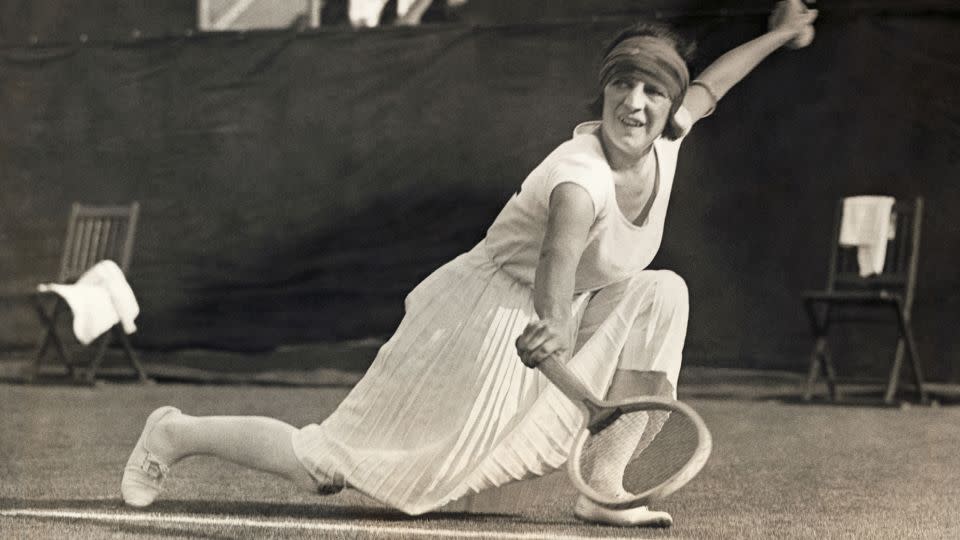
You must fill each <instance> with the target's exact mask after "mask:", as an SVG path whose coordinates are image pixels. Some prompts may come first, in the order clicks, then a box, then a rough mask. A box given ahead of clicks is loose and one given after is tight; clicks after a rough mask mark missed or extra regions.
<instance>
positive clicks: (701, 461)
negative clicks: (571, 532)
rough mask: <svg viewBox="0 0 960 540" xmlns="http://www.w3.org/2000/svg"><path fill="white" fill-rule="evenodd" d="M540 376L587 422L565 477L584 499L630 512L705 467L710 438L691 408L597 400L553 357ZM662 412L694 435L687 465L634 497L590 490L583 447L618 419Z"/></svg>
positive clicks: (645, 400) (671, 402)
mask: <svg viewBox="0 0 960 540" xmlns="http://www.w3.org/2000/svg"><path fill="white" fill-rule="evenodd" d="M537 367H538V368H539V369H540V371H541V372H543V374H544V375H545V376H546V377H547V379H549V380H550V382H552V383H553V384H554V385H556V386H557V388H558V389H560V391H561V392H563V393H564V395H566V396H567V397H568V398H570V400H571V401H573V402H574V403H575V404H577V406H578V407H579V408H580V409H581V411H582V412H583V414H584V418H585V419H586V424H585V429H584V430H583V431H581V433H580V435H578V436H577V438H576V439H575V440H574V442H573V445H572V446H571V448H570V455H569V457H568V458H567V473H568V474H569V476H570V480H571V481H572V482H573V485H574V486H575V487H576V488H577V490H579V491H580V493H583V494H584V495H585V496H586V497H587V498H589V499H590V500H592V501H594V502H595V503H597V504H601V505H603V506H606V507H608V508H612V509H617V510H619V509H624V508H633V507H637V506H643V505H645V504H647V503H648V502H650V501H653V500H656V499H661V498H663V497H666V496H667V495H670V494H671V493H673V492H675V491H677V490H678V489H680V488H681V487H683V486H684V485H686V484H687V482H689V481H690V480H692V479H693V477H694V476H696V475H697V473H699V472H700V470H701V469H703V466H704V465H706V463H707V459H708V458H709V457H710V452H711V451H712V449H713V437H711V435H710V430H709V429H707V424H706V423H705V422H704V421H703V418H701V417H700V415H699V414H697V412H696V411H695V410H693V408H692V407H690V406H689V405H687V404H686V403H683V402H682V401H678V400H675V399H671V398H662V397H655V396H647V397H642V398H638V399H626V400H620V401H604V400H600V399H597V398H596V397H595V396H594V395H593V394H592V393H591V392H590V390H588V389H587V387H586V386H584V384H583V382H582V381H580V379H578V378H577V376H576V375H574V374H573V373H572V372H571V371H570V370H569V369H567V367H566V366H565V365H563V364H562V363H560V361H558V360H557V359H556V357H554V356H551V357H550V358H547V359H546V360H544V361H543V362H541V363H540V364H539V365H538V366H537ZM651 409H656V410H664V409H667V410H669V411H671V412H674V413H677V414H682V415H684V416H685V417H687V418H688V419H689V420H690V421H691V422H692V423H693V426H694V428H695V429H696V432H697V446H696V448H695V449H694V451H693V453H692V454H691V456H690V458H689V459H688V460H687V462H686V463H685V464H684V465H683V466H682V467H681V468H680V469H679V470H678V471H677V472H675V473H674V474H673V475H671V476H670V478H667V479H666V480H664V481H663V482H661V483H660V484H658V485H656V486H654V487H652V488H650V489H648V490H646V491H644V492H642V493H637V494H634V495H633V496H632V497H627V498H623V497H615V496H610V495H604V494H603V493H600V492H598V491H596V490H595V489H593V488H591V487H590V486H589V485H588V484H587V482H586V480H585V479H584V478H583V474H582V472H581V470H580V456H581V454H582V453H583V447H584V445H585V444H586V442H587V438H588V437H589V436H590V435H591V434H593V433H595V432H596V431H599V430H600V429H602V428H603V427H605V426H607V425H609V424H610V423H611V422H612V421H613V420H615V419H616V418H617V417H618V416H620V415H622V414H624V413H630V412H636V411H645V410H651Z"/></svg>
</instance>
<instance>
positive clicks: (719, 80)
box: [697, 28, 797, 99]
mask: <svg viewBox="0 0 960 540" xmlns="http://www.w3.org/2000/svg"><path fill="white" fill-rule="evenodd" d="M796 35H797V31H796V30H795V29H789V28H779V29H775V30H772V31H770V32H767V33H766V34H763V35H762V36H759V37H757V38H755V39H752V40H750V41H748V42H746V43H744V44H743V45H740V46H739V47H736V48H735V49H732V50H730V51H728V52H727V53H725V54H724V55H723V56H721V57H720V58H718V59H717V60H716V61H714V62H713V63H712V64H710V65H709V66H708V67H707V69H705V70H704V71H703V73H701V74H700V75H699V76H698V77H697V80H699V81H702V82H703V83H704V84H706V85H707V86H708V87H709V88H710V90H712V91H713V93H714V94H715V95H716V98H717V99H720V98H721V97H723V96H724V94H726V93H727V92H728V91H729V90H730V89H731V88H733V86H734V85H736V84H737V83H738V82H740V81H741V80H743V78H744V77H746V76H747V74H749V73H750V72H751V71H753V69H754V68H756V67H757V65H758V64H760V62H762V61H763V59H764V58H766V57H767V56H770V54H771V53H773V52H774V51H776V50H777V49H779V48H780V47H783V46H784V45H786V44H787V43H789V42H790V41H791V40H793V39H794V38H795V37H796Z"/></svg>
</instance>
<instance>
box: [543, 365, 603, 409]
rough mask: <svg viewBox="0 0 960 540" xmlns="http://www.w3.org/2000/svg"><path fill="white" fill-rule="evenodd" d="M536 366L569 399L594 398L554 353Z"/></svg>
mask: <svg viewBox="0 0 960 540" xmlns="http://www.w3.org/2000/svg"><path fill="white" fill-rule="evenodd" d="M537 368H538V369H539V370H540V371H542V372H543V374H544V375H545V376H546V377H547V379H549V380H550V382H552V383H553V384H554V385H556V387H557V388H559V389H560V391H561V392H563V393H564V394H565V395H566V396H567V397H568V398H570V399H571V400H573V401H585V402H592V401H594V400H595V399H596V398H595V397H594V396H593V394H592V393H591V392H590V390H589V389H588V388H587V387H586V386H585V385H584V384H583V381H581V380H580V379H578V378H577V376H576V375H574V374H573V372H571V371H570V370H569V369H568V368H567V366H565V365H563V364H561V363H560V360H558V359H557V356H556V355H553V356H550V357H549V358H547V359H546V360H544V361H543V362H540V364H539V365H538V366H537Z"/></svg>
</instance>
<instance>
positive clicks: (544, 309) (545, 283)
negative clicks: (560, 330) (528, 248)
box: [533, 246, 579, 321]
mask: <svg viewBox="0 0 960 540" xmlns="http://www.w3.org/2000/svg"><path fill="white" fill-rule="evenodd" d="M573 251H574V250H573V249H571V248H564V247H562V246H544V248H543V249H542V250H541V253H540V262H539V263H538V264H537V273H536V277H535V279H534V283H533V307H534V309H535V310H536V312H537V315H538V316H539V317H540V318H541V319H553V320H557V321H566V320H568V319H569V318H570V314H571V313H570V312H571V309H570V306H571V303H572V302H573V290H574V277H575V275H576V265H575V264H574V263H575V261H576V260H577V259H578V258H579V257H578V255H579V254H578V253H574V252H573Z"/></svg>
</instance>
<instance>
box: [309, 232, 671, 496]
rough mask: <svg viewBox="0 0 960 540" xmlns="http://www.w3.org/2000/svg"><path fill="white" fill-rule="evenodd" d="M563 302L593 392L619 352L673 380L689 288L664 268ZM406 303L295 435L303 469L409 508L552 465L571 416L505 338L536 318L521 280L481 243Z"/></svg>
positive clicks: (599, 390)
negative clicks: (571, 313)
mask: <svg viewBox="0 0 960 540" xmlns="http://www.w3.org/2000/svg"><path fill="white" fill-rule="evenodd" d="M664 299H666V300H664ZM573 307H574V310H575V316H576V318H577V321H578V327H579V329H580V330H579V334H578V339H577V343H578V345H577V352H576V353H575V354H574V356H573V358H572V359H571V360H570V362H569V364H568V366H570V368H571V369H572V370H573V371H574V372H575V373H576V374H577V375H579V376H580V377H581V379H583V380H584V382H585V383H586V384H587V386H588V387H590V389H591V390H592V391H593V392H594V393H595V394H597V395H601V396H602V395H604V394H605V393H606V388H607V387H608V386H609V384H610V380H611V379H612V377H613V373H614V371H615V370H616V369H617V366H618V363H619V364H621V367H628V368H629V369H639V370H655V371H663V372H665V373H666V375H667V378H668V380H670V382H671V383H672V384H673V385H674V388H676V382H677V376H678V374H679V370H680V355H681V351H682V347H683V340H684V337H685V333H686V325H687V296H686V288H685V287H684V286H683V282H682V280H679V278H678V277H676V275H675V274H673V273H671V272H662V271H643V272H639V273H638V275H637V276H635V277H634V278H631V279H630V280H626V281H625V282H623V283H618V284H617V285H615V286H611V287H608V288H606V289H603V290H601V291H599V292H591V293H583V294H580V295H578V296H577V297H576V299H575V301H574V306H573ZM405 308H406V315H405V316H404V318H403V320H402V321H401V323H400V326H399V328H398V329H397V331H396V333H395V334H394V335H393V337H392V338H391V339H390V340H389V341H388V342H387V343H386V344H384V345H383V347H382V348H381V349H380V351H379V353H378V354H377V358H376V360H375V361H374V362H373V364H372V365H371V367H370V369H369V371H368V372H367V373H366V375H365V376H364V377H363V379H362V380H361V381H360V382H359V383H358V384H357V385H356V387H354V389H353V390H352V391H351V392H350V394H349V395H348V396H347V397H346V398H345V399H344V401H343V402H342V403H341V404H340V406H339V407H338V408H337V410H336V411H335V412H334V413H333V414H332V415H330V417H328V418H327V419H326V420H325V421H323V422H322V423H321V424H319V425H318V424H311V425H308V426H306V427H304V428H303V429H301V430H300V431H298V432H296V433H295V434H294V436H293V447H294V451H295V452H296V454H297V456H298V457H299V458H300V460H301V461H302V462H303V464H304V465H305V466H306V467H307V469H308V470H309V471H311V473H312V474H314V475H315V476H316V477H317V478H318V479H329V478H331V477H342V478H343V479H345V481H346V483H347V484H348V485H350V486H351V487H352V488H354V489H357V490H360V491H361V492H363V493H365V494H367V495H369V496H371V497H373V498H375V499H377V500H380V501H382V502H383V503H385V504H388V505H390V506H393V507H395V508H397V509H400V510H402V511H404V512H406V513H409V514H420V513H423V512H428V511H430V510H433V509H436V508H439V507H441V506H443V505H445V504H447V503H449V502H450V501H453V500H456V499H458V498H460V497H462V496H464V495H466V494H468V493H470V492H477V491H481V490H483V489H486V488H490V487H494V486H498V485H502V484H505V483H507V482H510V481H513V480H519V479H523V478H527V477H530V476H535V475H542V474H545V473H547V472H550V471H551V470H554V469H556V468H557V467H560V466H561V465H563V463H564V461H565V460H566V457H567V452H568V450H569V447H570V444H571V443H572V442H573V437H574V436H575V435H576V433H577V432H578V430H579V427H580V423H581V422H582V419H581V417H580V413H579V411H578V410H577V408H576V407H575V406H574V405H573V403H571V402H570V401H569V400H567V399H566V398H565V397H564V396H563V394H561V393H560V392H559V391H558V390H557V389H556V388H555V387H553V386H552V385H550V384H549V382H548V381H547V380H546V378H545V377H543V376H542V375H541V374H540V372H539V371H537V370H534V369H529V368H527V367H526V366H524V365H523V364H522V363H521V362H520V359H519V357H518V356H517V353H516V349H515V346H514V341H515V340H516V338H517V336H519V335H520V333H521V332H522V331H523V328H524V327H525V326H526V325H527V323H528V322H530V320H532V319H533V318H534V317H536V313H535V311H534V308H533V290H532V288H531V287H530V286H529V285H527V284H523V283H519V282H518V281H516V280H514V279H513V278H512V277H510V276H509V275H507V274H506V273H505V272H504V271H503V270H501V269H500V268H499V267H498V265H497V264H496V263H494V262H493V261H492V260H491V259H490V258H489V257H488V256H487V255H486V252H485V251H484V248H483V244H482V243H481V244H479V245H478V246H477V247H476V248H474V249H473V250H471V251H470V252H468V253H465V254H463V255H461V256H460V257H458V258H456V259H454V260H453V261H451V262H450V263H448V264H446V265H444V266H443V267H441V268H440V269H438V270H437V271H436V272H434V273H433V274H431V275H430V276H429V277H428V278H427V279H426V280H424V281H423V282H422V283H421V284H420V285H418V286H417V287H416V289H414V290H413V292H411V293H410V294H409V295H408V296H407V299H406V302H405ZM621 358H622V359H623V360H621ZM625 363H628V364H629V365H627V366H623V364H625Z"/></svg>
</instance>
